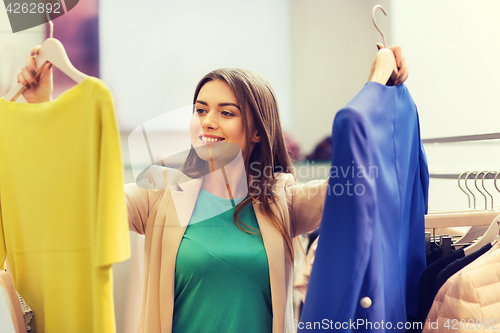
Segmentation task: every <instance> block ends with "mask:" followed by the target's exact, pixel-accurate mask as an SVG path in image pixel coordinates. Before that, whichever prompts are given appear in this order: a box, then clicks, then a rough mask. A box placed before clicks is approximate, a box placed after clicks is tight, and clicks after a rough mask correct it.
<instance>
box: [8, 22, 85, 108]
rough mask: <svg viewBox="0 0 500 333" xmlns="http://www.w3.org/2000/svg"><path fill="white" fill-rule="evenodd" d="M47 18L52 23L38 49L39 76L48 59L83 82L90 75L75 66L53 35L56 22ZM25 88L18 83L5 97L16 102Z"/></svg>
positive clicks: (36, 58) (70, 75)
mask: <svg viewBox="0 0 500 333" xmlns="http://www.w3.org/2000/svg"><path fill="white" fill-rule="evenodd" d="M47 18H48V22H49V24H50V37H49V38H47V39H46V40H45V41H44V42H43V44H42V46H41V48H40V50H39V51H38V55H37V56H36V57H35V62H36V69H37V77H38V75H40V72H39V70H40V69H41V68H42V66H43V65H44V64H45V63H46V62H47V61H50V63H51V64H53V65H54V66H56V67H57V68H59V69H60V70H61V71H62V72H63V73H64V74H66V75H67V76H69V77H70V78H71V79H73V81H76V82H77V83H80V82H82V81H83V80H85V79H86V78H87V77H88V75H86V74H84V73H82V72H80V71H79V70H77V69H76V68H75V67H74V66H73V64H72V63H71V61H70V60H69V58H68V55H67V54H66V50H65V49H64V46H63V44H62V43H61V42H60V41H59V40H57V39H55V38H53V37H52V36H53V33H54V23H52V20H50V17H49V16H48V14H47ZM25 90H26V87H24V86H23V85H22V84H21V83H18V84H17V85H16V86H15V87H14V88H12V89H11V90H10V91H9V92H8V93H7V94H6V95H5V96H4V97H3V98H4V99H5V100H7V101H11V102H14V101H15V100H16V99H17V98H18V97H19V96H20V95H21V94H22V93H23V92H24V91H25Z"/></svg>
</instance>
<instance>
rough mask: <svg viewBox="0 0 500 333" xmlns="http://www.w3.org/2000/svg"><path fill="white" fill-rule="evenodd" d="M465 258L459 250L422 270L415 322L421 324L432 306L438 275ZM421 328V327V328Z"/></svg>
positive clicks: (418, 330)
mask: <svg viewBox="0 0 500 333" xmlns="http://www.w3.org/2000/svg"><path fill="white" fill-rule="evenodd" d="M464 256H465V254H464V250H463V249H459V250H457V251H455V252H453V253H451V254H449V255H447V256H445V257H441V258H439V259H438V260H436V261H435V262H433V263H432V264H430V265H429V266H427V268H426V269H425V270H424V272H423V273H422V276H421V278H420V285H419V288H418V308H417V320H416V321H417V322H420V323H423V322H424V320H425V318H426V317H427V314H428V313H429V310H430V309H431V306H432V301H433V300H434V297H433V296H432V291H433V290H434V285H435V283H436V279H437V277H438V276H439V273H441V271H442V270H443V269H445V268H446V267H447V266H448V265H450V264H451V263H453V262H454V261H456V260H458V259H461V258H463V257H464ZM422 328H423V326H422ZM415 332H422V330H421V329H416V330H415Z"/></svg>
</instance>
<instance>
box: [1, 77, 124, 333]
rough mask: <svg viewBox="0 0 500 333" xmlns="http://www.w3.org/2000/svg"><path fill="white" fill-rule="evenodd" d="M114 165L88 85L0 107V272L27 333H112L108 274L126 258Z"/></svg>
mask: <svg viewBox="0 0 500 333" xmlns="http://www.w3.org/2000/svg"><path fill="white" fill-rule="evenodd" d="M120 155H121V153H120V142H119V134H118V128H117V124H116V119H115V113H114V105H113V98H112V95H111V93H110V91H109V89H108V88H107V87H106V86H105V84H104V83H103V82H102V81H101V80H99V79H97V78H94V77H88V78H86V79H85V80H84V81H82V82H80V83H78V84H77V85H75V86H74V87H72V88H71V89H69V90H68V91H66V92H65V93H63V94H62V95H61V96H60V97H59V98H57V99H56V100H54V101H50V102H45V103H38V104H27V103H14V102H10V101H6V100H5V99H3V98H0V209H1V211H0V212H1V214H0V264H1V263H3V262H4V260H5V257H6V255H7V256H8V260H9V266H10V270H11V274H12V279H13V281H14V285H15V287H16V290H18V291H19V293H20V294H21V295H23V297H24V298H25V300H26V302H27V303H28V304H29V305H30V306H31V307H32V309H33V312H34V313H35V316H34V318H33V325H32V326H34V327H33V329H34V332H36V333H44V332H49V333H58V332H64V333H72V332H75V333H76V332H82V333H83V332H85V333H88V332H93V333H100V332H102V333H110V332H115V330H116V328H115V325H116V324H115V318H114V304H113V286H112V272H111V265H112V264H113V263H116V262H119V261H123V260H126V259H128V258H129V256H130V249H129V246H130V244H129V235H128V226H127V211H126V207H125V202H124V200H123V198H124V191H123V170H122V163H121V156H120Z"/></svg>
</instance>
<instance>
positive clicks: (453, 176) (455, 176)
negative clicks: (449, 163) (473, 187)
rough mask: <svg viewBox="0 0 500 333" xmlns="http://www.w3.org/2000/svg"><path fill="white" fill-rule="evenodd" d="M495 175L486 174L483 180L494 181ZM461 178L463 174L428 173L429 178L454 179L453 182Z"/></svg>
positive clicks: (492, 173)
mask: <svg viewBox="0 0 500 333" xmlns="http://www.w3.org/2000/svg"><path fill="white" fill-rule="evenodd" d="M478 172H479V171H477V172H475V171H473V172H471V174H476V173H478ZM496 174H497V171H495V172H493V171H491V172H490V173H488V174H487V175H485V176H484V179H495V175H496ZM461 175H462V176H463V175H464V174H463V173H430V174H429V178H441V179H455V180H458V177H460V176H461ZM497 178H500V177H497ZM462 179H465V178H462ZM481 179H483V177H481ZM469 180H471V181H474V178H472V177H471V178H469Z"/></svg>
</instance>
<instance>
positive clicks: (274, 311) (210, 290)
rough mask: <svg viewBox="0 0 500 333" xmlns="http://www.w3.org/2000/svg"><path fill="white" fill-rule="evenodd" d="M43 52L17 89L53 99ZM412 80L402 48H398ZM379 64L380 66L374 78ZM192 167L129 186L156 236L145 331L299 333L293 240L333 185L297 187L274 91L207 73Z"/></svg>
mask: <svg viewBox="0 0 500 333" xmlns="http://www.w3.org/2000/svg"><path fill="white" fill-rule="evenodd" d="M39 47H40V46H37V47H35V48H34V49H33V52H32V55H31V56H29V57H28V58H27V59H26V63H27V64H26V66H25V67H24V68H23V70H22V71H21V72H20V73H19V74H18V82H21V83H22V84H23V85H25V86H26V87H27V88H28V89H27V90H26V91H25V92H24V93H23V95H24V97H25V99H26V100H27V101H28V102H31V103H39V102H44V101H48V100H51V94H52V74H51V70H50V65H49V64H46V65H44V67H42V73H41V74H40V77H39V78H37V79H35V78H34V76H35V75H36V68H35V62H34V58H33V56H34V55H36V54H37V52H38V49H39ZM391 50H392V51H393V52H394V54H395V56H396V61H397V63H398V67H399V74H398V79H397V80H396V83H402V82H404V81H405V80H406V77H407V68H406V65H405V60H404V58H403V57H402V56H401V48H400V47H397V46H396V47H391ZM373 68H374V66H372V70H373ZM194 105H195V108H194V112H193V117H192V120H191V123H190V125H189V130H190V136H191V143H192V149H191V150H190V152H189V155H188V157H187V159H186V162H185V163H184V165H183V166H182V168H181V169H179V170H177V169H171V168H165V167H162V166H156V165H154V166H152V167H150V168H149V169H148V170H147V171H146V172H145V174H144V177H143V178H142V179H141V180H140V181H138V182H137V183H134V184H127V185H125V193H126V202H127V209H128V214H129V223H130V230H132V231H135V232H138V233H139V234H143V235H145V266H144V278H143V281H144V286H143V298H142V305H141V312H140V317H139V326H138V332H147V333H154V332H182V333H188V332H274V333H277V332H292V331H293V314H292V281H291V280H292V270H293V256H294V253H293V246H292V240H293V238H294V237H296V236H297V235H300V234H302V233H306V232H308V231H311V230H314V229H316V228H317V227H318V226H319V223H320V220H321V216H322V212H323V203H324V198H325V194H326V187H327V184H328V179H327V180H317V181H311V182H308V183H306V184H299V183H296V182H295V178H294V176H293V172H292V170H291V168H292V165H291V162H290V158H289V156H288V152H287V148H286V145H285V142H284V138H283V133H282V130H281V123H280V119H279V112H278V106H277V102H276V97H275V94H274V91H273V90H272V88H271V86H270V85H269V83H268V82H267V81H266V80H264V79H263V78H262V77H261V76H259V75H258V74H256V73H254V72H251V71H246V70H242V69H219V70H215V71H212V72H210V73H208V74H207V75H205V77H203V78H202V79H201V81H200V82H199V83H198V86H197V87H196V90H195V94H194Z"/></svg>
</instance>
